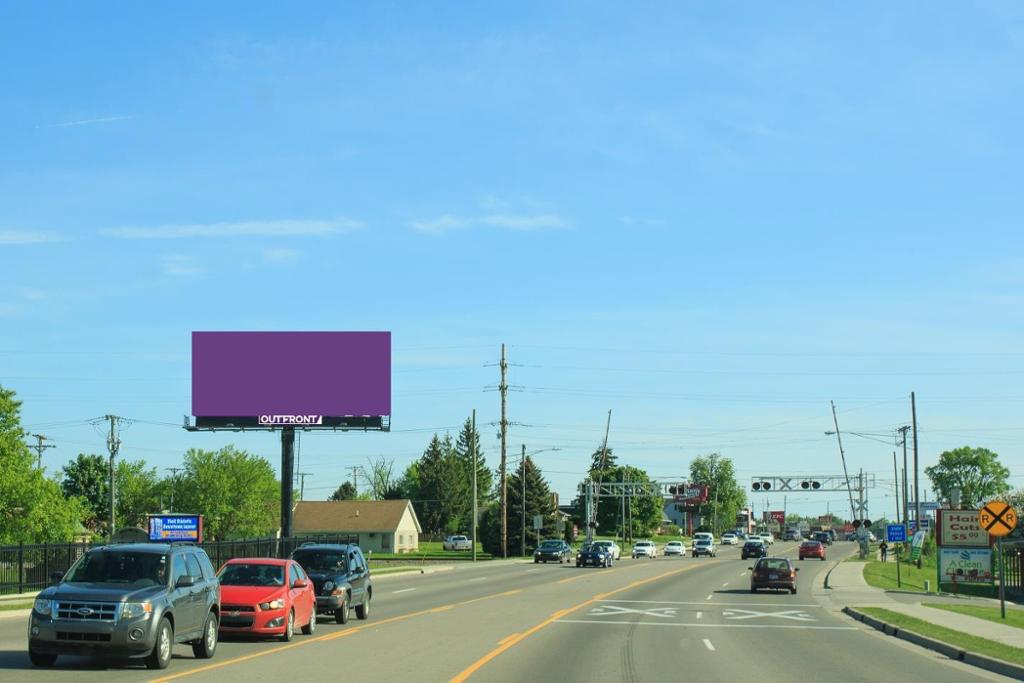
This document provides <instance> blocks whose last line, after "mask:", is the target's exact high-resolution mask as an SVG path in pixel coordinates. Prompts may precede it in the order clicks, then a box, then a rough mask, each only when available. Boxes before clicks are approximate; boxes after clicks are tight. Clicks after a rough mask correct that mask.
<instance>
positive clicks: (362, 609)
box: [356, 593, 370, 621]
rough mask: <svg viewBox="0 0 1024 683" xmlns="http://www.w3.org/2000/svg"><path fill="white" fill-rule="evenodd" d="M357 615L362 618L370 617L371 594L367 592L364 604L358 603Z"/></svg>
mask: <svg viewBox="0 0 1024 683" xmlns="http://www.w3.org/2000/svg"><path fill="white" fill-rule="evenodd" d="M356 617H358V618H359V619H362V620H364V621H365V620H366V619H369V618H370V594H369V593H367V594H366V597H365V598H363V604H361V605H356Z"/></svg>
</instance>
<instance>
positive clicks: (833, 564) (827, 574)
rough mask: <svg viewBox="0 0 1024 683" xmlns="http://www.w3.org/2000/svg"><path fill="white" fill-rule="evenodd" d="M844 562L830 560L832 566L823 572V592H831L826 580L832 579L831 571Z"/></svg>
mask: <svg viewBox="0 0 1024 683" xmlns="http://www.w3.org/2000/svg"><path fill="white" fill-rule="evenodd" d="M842 562H844V560H832V566H831V567H829V568H828V571H827V572H825V590H829V591H830V590H832V586H830V585H828V580H829V579H830V578H832V571H833V570H834V569H835V568H836V567H838V566H839V565H840V563H842Z"/></svg>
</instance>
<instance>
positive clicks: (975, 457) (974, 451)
mask: <svg viewBox="0 0 1024 683" xmlns="http://www.w3.org/2000/svg"><path fill="white" fill-rule="evenodd" d="M924 473H925V474H927V475H928V478H929V479H931V480H932V487H933V488H934V489H935V492H936V494H937V495H938V498H939V499H940V500H944V501H948V500H949V499H950V496H951V495H952V493H953V491H954V490H956V489H960V506H961V507H963V508H974V507H978V506H979V504H980V503H982V502H984V501H987V500H989V499H990V498H995V497H996V496H999V495H1001V494H1004V493H1006V492H1007V491H1009V490H1010V485H1009V484H1008V483H1007V479H1008V478H1009V477H1010V470H1009V469H1007V468H1006V467H1004V466H1003V465H1002V464H1000V462H999V456H998V455H996V454H995V453H993V452H992V451H990V450H988V449H987V448H971V447H970V446H962V447H960V448H955V449H953V450H951V451H946V452H944V453H943V454H942V455H940V456H939V462H938V463H937V464H935V465H932V466H931V467H925V468H924Z"/></svg>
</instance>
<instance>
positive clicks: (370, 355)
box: [192, 332, 391, 425]
mask: <svg viewBox="0 0 1024 683" xmlns="http://www.w3.org/2000/svg"><path fill="white" fill-rule="evenodd" d="M192 414H193V415H195V416H196V417H197V418H198V417H210V416H218V417H224V416H245V417H253V418H256V419H257V420H258V424H260V425H320V424H323V418H324V417H327V416H335V417H337V416H387V415H390V414H391V333H390V332H193V333H192Z"/></svg>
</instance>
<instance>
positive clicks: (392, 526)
mask: <svg viewBox="0 0 1024 683" xmlns="http://www.w3.org/2000/svg"><path fill="white" fill-rule="evenodd" d="M292 520H293V521H292V529H293V530H294V533H295V535H296V536H302V535H305V534H353V535H358V536H359V547H360V548H362V549H363V551H367V550H372V551H373V552H375V553H412V552H416V551H418V550H419V547H420V533H421V532H422V529H421V528H420V521H419V520H418V519H416V511H415V510H413V507H412V502H411V501H408V500H338V501H301V502H299V503H297V504H296V505H295V512H294V515H293V517H292Z"/></svg>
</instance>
